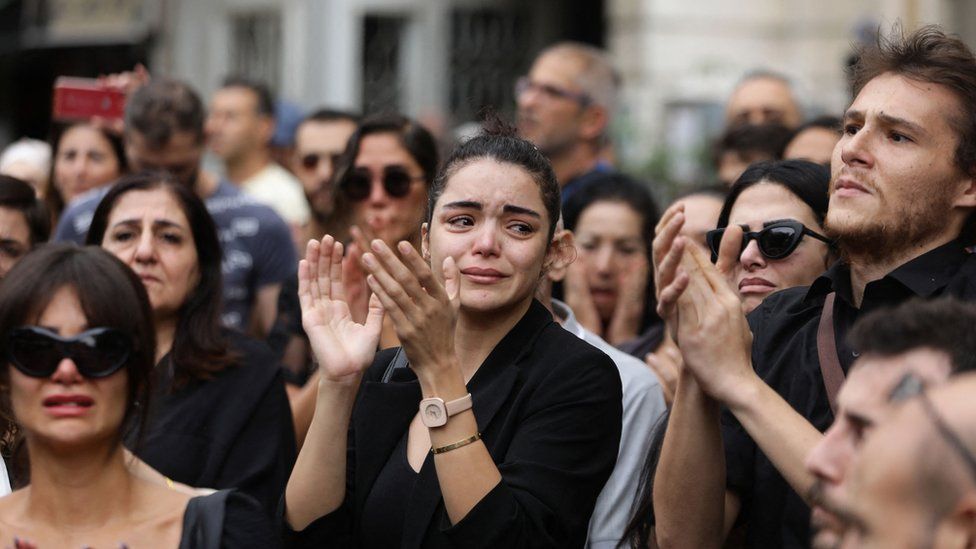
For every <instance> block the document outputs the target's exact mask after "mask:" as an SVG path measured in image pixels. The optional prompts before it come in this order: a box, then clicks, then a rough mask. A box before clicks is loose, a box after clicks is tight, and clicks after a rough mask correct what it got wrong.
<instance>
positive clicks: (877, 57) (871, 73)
mask: <svg viewBox="0 0 976 549" xmlns="http://www.w3.org/2000/svg"><path fill="white" fill-rule="evenodd" d="M885 73H893V74H897V75H900V76H904V77H906V78H910V79H912V80H915V81H918V82H924V83H931V84H939V85H941V86H945V87H946V88H948V89H949V90H951V91H952V93H953V94H955V96H956V98H957V99H958V100H959V109H958V110H957V111H955V112H951V111H950V112H947V116H948V122H949V125H950V126H951V127H952V128H953V129H954V130H955V131H956V133H957V135H958V137H959V144H958V145H956V150H955V153H954V160H955V164H956V167H957V168H958V169H959V170H960V171H962V172H963V173H965V174H967V175H969V176H970V177H974V176H976V57H974V56H973V52H972V50H970V49H969V47H968V46H966V44H965V42H963V41H962V40H960V39H959V38H958V37H956V36H951V35H947V34H946V33H945V32H943V31H942V29H941V28H939V27H938V26H935V25H928V26H924V27H922V28H920V29H918V30H917V31H915V32H913V33H912V34H910V35H908V36H905V35H904V31H903V30H902V29H900V28H899V27H896V28H895V29H894V30H893V31H892V33H891V34H890V35H889V36H884V35H883V34H882V33H880V32H879V33H878V39H877V42H876V43H874V44H870V45H867V46H864V47H862V48H861V50H860V51H859V52H858V61H857V64H856V65H854V68H853V81H852V87H853V90H854V97H857V94H859V93H860V92H861V89H863V88H864V86H866V85H867V83H868V82H870V81H871V79H873V78H875V77H877V76H880V75H882V74H885ZM962 234H963V235H964V237H965V238H966V241H967V243H972V242H974V241H976V211H973V212H971V213H970V214H969V216H968V217H967V218H966V222H965V225H964V226H963V230H962Z"/></svg>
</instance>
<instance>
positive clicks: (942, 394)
mask: <svg viewBox="0 0 976 549" xmlns="http://www.w3.org/2000/svg"><path fill="white" fill-rule="evenodd" d="M974 392H976V374H964V375H961V376H959V377H958V378H956V379H953V380H952V381H950V382H949V383H948V384H947V385H945V386H944V387H937V388H935V389H933V390H932V391H930V392H929V391H927V392H922V393H919V394H918V395H917V396H916V397H915V398H913V399H911V400H910V401H908V402H905V404H904V405H902V406H900V407H899V408H898V410H896V411H895V412H894V413H893V414H892V416H891V417H890V418H889V419H887V420H885V421H884V422H883V423H882V424H881V425H879V426H878V429H877V431H875V432H874V433H873V434H872V435H871V436H870V437H869V438H868V439H867V441H866V442H865V443H864V448H863V449H862V450H861V452H860V453H859V454H858V456H857V457H856V459H855V460H854V463H853V464H852V466H851V475H850V476H851V478H850V481H849V485H848V490H847V498H846V501H845V503H844V505H843V506H842V507H841V508H840V509H838V515H839V516H840V517H841V518H842V519H843V523H844V526H845V528H844V537H843V539H842V541H841V543H842V545H843V547H852V548H853V547H886V548H892V547H912V548H917V547H927V548H929V549H955V548H964V547H973V545H974V544H976V520H974V517H976V454H974V452H976V400H974V399H973V394H974Z"/></svg>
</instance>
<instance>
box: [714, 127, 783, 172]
mask: <svg viewBox="0 0 976 549" xmlns="http://www.w3.org/2000/svg"><path fill="white" fill-rule="evenodd" d="M791 137H793V130H791V129H789V128H787V127H786V126H784V125H782V124H740V125H737V126H733V127H731V128H729V129H728V130H726V131H725V133H724V134H722V136H721V137H719V139H718V141H716V142H715V148H714V157H713V160H714V164H715V166H718V165H719V164H720V163H721V161H722V157H723V156H724V155H725V154H726V153H733V154H735V155H736V156H737V157H738V158H739V159H740V160H742V161H745V162H750V163H751V162H755V161H758V160H776V159H779V158H783V151H784V150H785V149H786V144H787V143H789V142H790V138H791Z"/></svg>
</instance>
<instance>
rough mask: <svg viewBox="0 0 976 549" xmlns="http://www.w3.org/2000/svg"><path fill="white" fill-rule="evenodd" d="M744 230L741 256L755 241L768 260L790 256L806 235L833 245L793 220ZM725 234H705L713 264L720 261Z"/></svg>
mask: <svg viewBox="0 0 976 549" xmlns="http://www.w3.org/2000/svg"><path fill="white" fill-rule="evenodd" d="M742 230H743V231H744V232H743V234H742V249H741V250H739V255H742V252H744V251H746V246H748V245H749V242H750V241H752V240H755V241H756V244H758V245H759V252H760V253H761V254H763V256H764V257H765V258H766V259H783V258H784V257H786V256H788V255H790V254H791V253H793V251H794V250H796V247H797V246H799V245H800V242H801V241H802V240H803V236H804V235H810V236H812V237H813V238H816V239H817V240H820V241H823V242H826V243H827V244H828V245H831V244H832V242H831V240H830V239H829V238H827V237H826V236H824V235H822V234H819V233H816V232H814V231H811V230H810V229H808V228H806V227H805V226H804V225H803V223H800V222H799V221H796V220H793V219H784V220H782V221H775V222H773V223H770V224H768V225H766V226H765V227H763V229H762V230H761V231H754V232H753V231H749V227H746V226H742ZM724 234H725V228H721V229H713V230H711V231H708V232H707V233H705V242H706V243H707V244H708V248H709V249H710V250H711V251H712V261H713V262H714V261H716V260H718V250H719V247H720V246H721V244H722V235H724Z"/></svg>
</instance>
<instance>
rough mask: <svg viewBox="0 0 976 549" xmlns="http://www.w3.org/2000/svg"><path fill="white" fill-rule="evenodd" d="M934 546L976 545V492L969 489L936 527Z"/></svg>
mask: <svg viewBox="0 0 976 549" xmlns="http://www.w3.org/2000/svg"><path fill="white" fill-rule="evenodd" d="M933 540H934V541H935V542H936V543H935V544H934V545H933V547H976V492H974V491H972V490H969V491H968V492H967V493H966V494H964V495H963V496H962V497H961V498H959V501H958V502H957V503H956V506H955V508H954V509H953V510H952V512H951V513H950V514H949V515H948V516H946V517H945V519H944V520H942V521H941V523H939V524H938V525H936V527H935V535H934V536H933Z"/></svg>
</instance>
